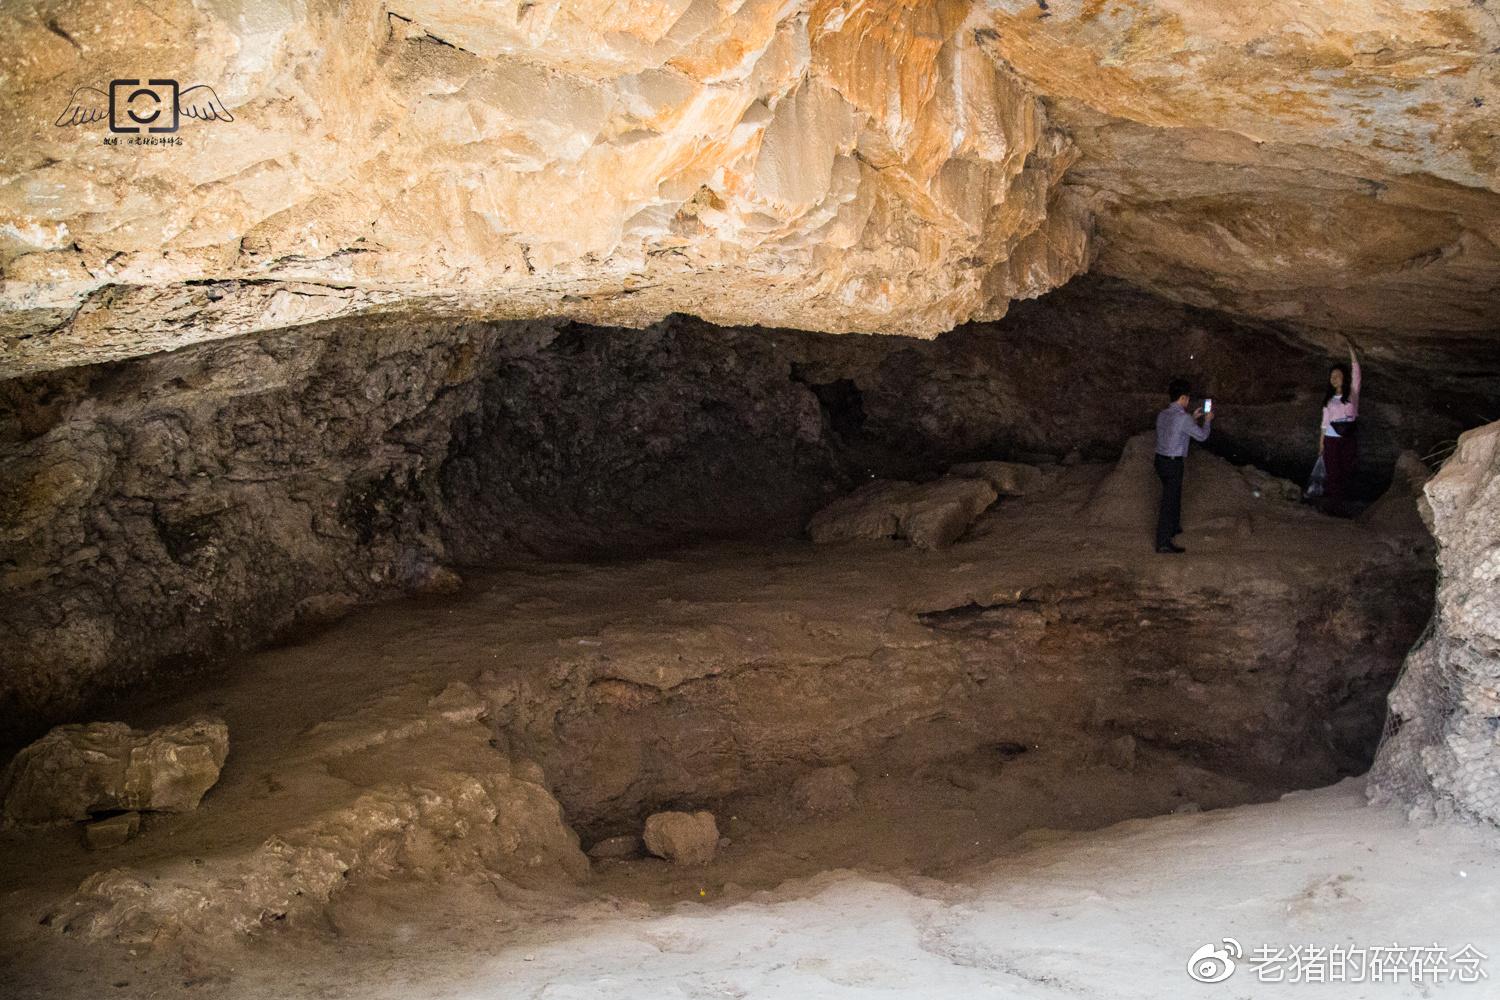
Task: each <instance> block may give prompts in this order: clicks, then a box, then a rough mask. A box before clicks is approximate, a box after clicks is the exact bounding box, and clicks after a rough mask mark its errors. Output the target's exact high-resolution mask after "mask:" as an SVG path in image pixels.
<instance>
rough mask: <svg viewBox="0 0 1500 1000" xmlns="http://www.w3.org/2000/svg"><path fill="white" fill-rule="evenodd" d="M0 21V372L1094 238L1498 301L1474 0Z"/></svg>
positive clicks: (711, 309)
mask: <svg viewBox="0 0 1500 1000" xmlns="http://www.w3.org/2000/svg"><path fill="white" fill-rule="evenodd" d="M0 39H3V40H0V77H3V82H4V87H5V92H6V93H7V95H8V96H9V98H10V100H9V107H8V109H7V114H6V115H5V117H4V119H3V121H0V160H3V166H0V266H3V268H4V282H3V304H0V376H4V375H13V374H16V373H19V372H25V371H33V370H42V369H48V368H56V367H61V366H66V365H72V364H79V363H87V362H90V361H96V360H103V359H108V358H118V357H125V356H130V355H134V354H140V353H145V352H149V351H154V350H160V349H165V348H171V347H175V346H180V345H182V344H185V343H190V342H193V341H198V340H205V339H212V338H216V337H223V336H230V335H234V334H238V333H244V332H247V331H254V330H262V329H271V328H277V327H285V326H290V325H297V324H303V323H310V322H316V321H319V320H325V319H331V318H335V317H340V316H348V315H355V314H359V313H367V312H372V311H402V310H411V311H421V312H424V313H428V314H453V315H465V316H476V315H483V316H494V317H512V318H514V317H528V316H541V315H550V316H569V317H574V318H578V319H583V320H589V321H594V322H606V323H623V324H641V323H646V322H651V321H653V320H655V319H657V318H659V317H661V316H663V315H665V314H667V313H671V312H687V313H693V314H696V315H699V316H702V317H704V318H706V319H709V320H713V321H717V322H723V323H741V324H743V323H758V324H763V325H779V326H789V327H800V328H805V329H813V330H828V331H835V332H842V331H879V332H890V333H904V334H913V335H921V336H930V335H934V334H936V333H938V332H941V331H943V330H945V329H948V328H950V327H952V326H953V325H955V324H957V323H960V322H964V321H967V320H971V319H989V318H997V317H999V316H1001V315H1003V314H1004V312H1005V311H1006V308H1007V306H1008V304H1009V303H1010V302H1011V301H1012V300H1013V299H1016V298H1020V297H1030V296H1035V295H1038V294H1040V293H1042V292H1045V291H1047V290H1048V289H1050V288H1053V287H1056V286H1058V285H1059V284H1062V283H1063V282H1066V281H1067V280H1068V279H1069V278H1071V277H1072V276H1074V275H1075V274H1077V273H1079V272H1081V271H1084V270H1088V269H1090V268H1092V269H1094V270H1096V271H1101V272H1104V273H1107V274H1112V275H1116V276H1119V277H1123V278H1126V279H1128V280H1130V281H1132V282H1135V283H1137V284H1140V285H1142V286H1144V287H1147V288H1149V289H1152V290H1154V291H1156V292H1158V293H1161V294H1163V295H1166V296H1168V297H1171V298H1175V299H1179V300H1183V301H1186V302H1189V303H1192V304H1197V305H1204V306H1214V307H1218V308H1223V309H1227V310H1231V311H1234V312H1238V313H1244V314H1248V315H1253V316H1259V317H1264V318H1270V319H1277V320H1280V321H1283V322H1286V323H1288V324H1290V325H1292V326H1295V327H1298V328H1301V329H1303V330H1305V331H1308V333H1309V334H1310V335H1312V336H1315V337H1316V336H1320V335H1321V332H1323V331H1329V330H1334V329H1340V330H1348V331H1351V332H1353V331H1356V330H1357V331H1361V332H1362V333H1364V334H1366V335H1367V336H1368V337H1369V338H1371V339H1372V340H1374V341H1376V342H1384V343H1387V344H1395V343H1396V341H1395V340H1394V338H1395V337H1397V336H1400V337H1402V338H1405V342H1406V343H1411V342H1415V340H1425V341H1426V342H1452V341H1455V340H1457V341H1463V340H1470V341H1473V340H1476V339H1477V338H1479V337H1481V336H1483V335H1485V334H1493V332H1494V331H1496V330H1500V297H1497V295H1496V291H1497V286H1500V249H1497V245H1500V194H1497V191H1500V164H1497V157H1500V152H1497V150H1500V140H1497V133H1500V119H1497V116H1500V55H1497V54H1496V53H1497V52H1500V21H1497V14H1496V13H1494V12H1491V11H1490V10H1489V9H1487V7H1486V6H1485V4H1484V2H1483V0H1474V2H1467V0H1466V2H1446V0H1322V2H1311V0H1269V2H1262V3H1256V4H1246V3H1241V2H1238V0H1158V2H1154V3H1153V2H1146V0H1027V2H1022V0H990V2H968V0H500V2H480V0H387V2H385V3H377V2H374V0H198V2H191V0H152V2H150V3H149V4H148V3H143V2H140V0H56V2H12V3H7V4H6V5H5V6H4V7H3V9H0ZM168 78H170V79H172V80H175V81H177V92H176V94H175V95H174V94H173V93H172V92H171V88H168V87H166V85H165V84H152V83H151V82H150V81H152V80H157V79H168ZM137 79H139V80H143V81H146V83H145V84H141V85H136V84H130V83H126V84H120V83H118V82H114V83H112V81H119V80H127V81H129V80H137ZM200 85H203V86H200ZM122 88H123V89H122ZM189 88H192V89H189ZM140 90H149V91H150V93H149V94H138V93H136V92H137V91H140ZM111 93H113V95H114V98H115V104H114V107H113V110H112V109H111V105H110V96H111ZM174 106H175V108H176V110H177V111H178V113H179V118H178V120H179V122H180V127H179V128H178V130H177V131H176V132H174V133H166V134H162V135H154V136H151V137H150V138H151V139H154V140H164V141H160V142H157V143H155V144H140V143H138V142H136V141H134V140H137V139H138V138H139V136H137V135H131V134H123V133H113V132H111V130H110V127H109V125H110V122H111V118H110V116H111V114H113V115H114V119H113V121H114V123H115V124H118V125H124V126H126V127H131V121H130V120H129V118H128V117H127V115H126V113H127V112H131V111H137V112H138V113H139V114H140V116H142V117H149V114H148V113H149V112H151V111H153V110H159V111H162V112H163V113H165V112H167V111H171V110H172V109H173V107H174ZM141 109H144V111H142V110H141ZM231 118H232V120H226V119H231ZM159 120H163V119H153V123H154V122H155V121H159ZM141 127H149V125H148V126H141ZM110 140H115V142H114V143H111V142H110ZM1483 342H1485V343H1488V341H1487V340H1486V341H1483Z"/></svg>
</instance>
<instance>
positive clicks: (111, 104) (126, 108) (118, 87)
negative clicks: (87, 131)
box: [52, 79, 234, 134]
mask: <svg viewBox="0 0 1500 1000" xmlns="http://www.w3.org/2000/svg"><path fill="white" fill-rule="evenodd" d="M183 118H196V119H198V120H199V121H204V122H211V121H221V122H232V121H234V115H232V114H230V113H229V109H228V108H226V107H224V102H223V101H221V100H219V95H218V94H216V93H214V89H213V88H212V87H210V86H209V85H208V84H206V83H199V84H194V85H193V86H191V87H188V88H186V89H180V88H179V87H178V86H177V81H176V80H165V79H158V80H111V81H110V82H109V89H108V90H102V89H100V88H99V87H92V86H87V85H85V86H82V87H79V88H78V89H77V90H75V91H73V93H72V95H71V96H70V97H69V98H68V106H67V107H66V108H64V109H63V113H62V114H60V115H58V116H57V121H55V122H53V123H52V124H54V125H56V126H57V127H58V128H63V127H65V126H68V125H92V124H93V123H95V122H100V121H108V122H109V130H110V131H111V132H119V133H125V134H132V133H140V132H148V133H157V134H160V133H164V132H176V131H177V128H178V125H179V124H180V123H181V120H182V119H183Z"/></svg>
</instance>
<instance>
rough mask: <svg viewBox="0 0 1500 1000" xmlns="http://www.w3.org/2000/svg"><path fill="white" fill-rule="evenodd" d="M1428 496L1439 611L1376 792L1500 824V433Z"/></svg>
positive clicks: (1487, 435)
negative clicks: (1498, 780)
mask: <svg viewBox="0 0 1500 1000" xmlns="http://www.w3.org/2000/svg"><path fill="white" fill-rule="evenodd" d="M1423 492H1424V499H1423V501H1422V503H1421V510H1422V516H1423V519H1424V520H1425V521H1426V522H1427V524H1428V526H1429V527H1430V529H1431V530H1432V534H1433V537H1434V538H1435V539H1437V542H1438V588H1437V605H1436V609H1435V611H1434V613H1433V616H1432V621H1431V622H1430V624H1429V625H1428V628H1427V631H1426V632H1425V633H1424V634H1423V636H1422V638H1421V640H1420V641H1419V642H1418V643H1417V644H1416V646H1415V647H1414V648H1413V649H1412V650H1411V652H1410V654H1409V655H1408V656H1407V659H1406V664H1405V667H1404V668H1403V671H1402V674H1401V678H1400V680H1399V682H1398V683H1397V685H1396V687H1395V689H1394V690H1393V691H1392V692H1391V695H1390V715H1389V718H1388V721H1387V726H1386V737H1385V740H1384V742H1383V743H1382V745H1381V748H1380V752H1379V755H1378V757H1377V758H1376V762H1375V767H1374V769H1373V770H1372V771H1371V773H1370V792H1371V795H1372V797H1374V798H1375V799H1376V800H1390V799H1396V800H1399V801H1402V802H1405V803H1407V804H1409V805H1411V806H1413V807H1414V808H1415V809H1416V810H1418V811H1422V812H1426V813H1427V814H1428V815H1429V816H1431V815H1433V814H1438V815H1444V816H1449V815H1453V814H1454V813H1457V814H1459V815H1463V816H1467V817H1472V818H1478V819H1483V820H1487V821H1488V822H1490V823H1500V787H1497V785H1496V782H1495V772H1496V769H1497V767H1500V730H1497V725H1500V722H1497V720H1500V423H1492V424H1489V425H1487V426H1485V427H1481V428H1477V429H1475V430H1472V431H1469V432H1468V433H1466V434H1465V435H1464V436H1463V437H1462V438H1460V439H1459V445H1458V448H1457V449H1456V450H1455V452H1454V454H1453V455H1452V457H1451V458H1449V459H1448V461H1447V462H1445V463H1444V465H1443V468H1442V469H1441V471H1439V472H1438V474H1437V475H1435V476H1433V477H1432V478H1431V479H1430V480H1428V482H1427V484H1426V486H1425V487H1424V490H1423Z"/></svg>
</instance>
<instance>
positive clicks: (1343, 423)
mask: <svg viewBox="0 0 1500 1000" xmlns="http://www.w3.org/2000/svg"><path fill="white" fill-rule="evenodd" d="M1355 426H1356V425H1355V422H1354V421H1353V420H1338V421H1335V422H1334V424H1333V429H1334V430H1336V431H1338V434H1339V436H1338V437H1329V436H1328V435H1326V434H1325V435H1324V436H1323V471H1324V474H1325V475H1326V476H1327V479H1325V480H1324V483H1323V502H1324V503H1325V504H1327V505H1328V507H1329V508H1330V509H1333V510H1335V511H1337V510H1341V509H1342V508H1343V507H1344V505H1345V504H1346V503H1347V502H1348V500H1349V491H1350V489H1351V488H1352V487H1353V485H1354V463H1355V460H1356V459H1357V457H1358V455H1359V439H1358V434H1357V433H1356V430H1355Z"/></svg>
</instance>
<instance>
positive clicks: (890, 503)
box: [807, 476, 997, 551]
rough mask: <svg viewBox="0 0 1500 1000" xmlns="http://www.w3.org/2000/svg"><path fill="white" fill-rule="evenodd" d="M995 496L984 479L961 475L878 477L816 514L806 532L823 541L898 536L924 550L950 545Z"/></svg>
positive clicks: (818, 540)
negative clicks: (924, 479) (907, 479)
mask: <svg viewBox="0 0 1500 1000" xmlns="http://www.w3.org/2000/svg"><path fill="white" fill-rule="evenodd" d="M996 496H997V494H996V493H995V489H994V487H992V486H990V484H989V483H987V482H985V481H984V480H982V479H967V478H964V477H961V476H959V477H953V476H948V477H944V478H942V479H939V480H936V481H934V482H931V483H899V482H885V481H880V480H877V481H876V482H873V483H867V484H866V485H864V486H861V487H860V488H859V489H858V490H856V491H854V492H853V493H851V494H850V495H849V496H846V497H842V498H840V499H838V500H835V501H834V502H833V503H831V504H829V505H828V506H827V507H824V508H823V509H822V510H820V511H818V512H817V513H816V514H814V515H813V518H812V520H811V521H809V522H807V537H809V538H811V539H812V540H813V541H814V542H818V543H819V544H824V543H829V542H852V541H856V540H861V539H863V540H866V541H881V540H884V539H890V538H899V539H902V540H904V541H907V542H909V543H911V545H912V546H914V547H915V548H919V549H926V550H928V551H931V550H933V549H945V548H947V547H948V546H950V545H952V544H953V543H954V542H956V541H958V539H959V536H961V535H962V534H963V533H964V532H965V531H967V530H969V525H971V524H973V523H974V520H975V518H977V517H979V515H980V514H982V513H984V511H985V510H986V509H987V508H988V507H989V506H990V504H992V503H994V502H995V499H996Z"/></svg>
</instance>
